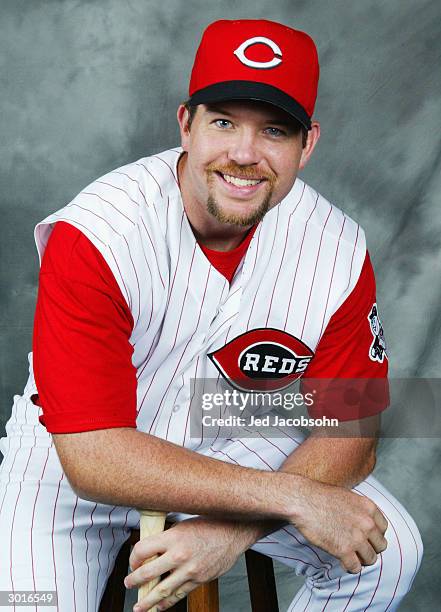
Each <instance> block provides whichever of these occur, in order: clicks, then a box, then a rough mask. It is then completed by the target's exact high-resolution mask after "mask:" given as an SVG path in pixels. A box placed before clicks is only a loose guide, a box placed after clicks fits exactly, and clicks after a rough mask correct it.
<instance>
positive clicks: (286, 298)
mask: <svg viewBox="0 0 441 612" xmlns="http://www.w3.org/2000/svg"><path fill="white" fill-rule="evenodd" d="M180 153H181V149H171V150H168V151H165V152H163V153H160V154H159V155H153V156H151V157H146V158H143V159H140V160H139V161H137V162H135V163H132V164H129V165H127V166H124V167H122V168H119V169H117V170H114V171H113V172H110V173H109V174H106V175H105V176H103V177H102V178H100V179H98V180H96V181H94V182H93V183H92V184H90V185H89V186H88V187H86V188H85V189H84V190H83V191H82V192H81V193H80V194H79V195H78V196H77V197H76V198H75V199H74V200H73V201H72V202H71V203H70V204H68V205H67V206H65V207H64V208H62V209H61V210H59V211H57V212H55V213H53V214H51V215H50V216H49V217H47V218H46V219H45V220H44V221H42V222H41V223H39V224H38V225H37V227H36V232H35V236H36V243H37V248H38V251H39V255H40V259H41V257H42V255H43V252H44V249H45V245H46V244H47V241H48V238H49V235H50V232H51V229H52V227H53V224H54V223H55V222H57V221H59V220H63V221H66V222H69V223H71V224H72V225H74V226H76V227H77V228H78V229H79V230H81V231H82V232H84V234H85V235H86V236H87V237H88V238H89V239H90V240H91V241H92V243H93V244H94V245H95V246H96V247H97V248H98V249H99V251H100V252H101V254H102V255H103V256H104V258H105V260H106V261H107V263H108V265H109V267H110V269H111V270H112V272H113V274H114V276H115V278H116V280H117V282H118V284H119V287H120V289H121V291H122V294H123V295H124V297H125V299H126V301H127V304H128V306H129V308H130V310H131V312H132V315H133V320H134V328H133V332H132V335H131V338H130V342H131V344H132V346H133V348H134V352H133V358H132V361H133V364H134V366H135V367H136V370H137V379H138V385H137V409H138V417H137V427H138V429H140V430H141V431H146V432H150V433H152V434H154V435H156V436H159V437H161V438H164V439H168V440H170V441H172V442H175V443H176V444H180V445H184V446H187V447H189V448H196V447H197V446H199V445H200V440H198V439H195V438H192V439H190V431H189V405H190V381H191V379H195V378H212V379H215V378H218V375H219V372H218V370H217V369H216V367H215V364H214V363H213V361H212V360H210V359H209V358H208V357H207V355H208V354H209V353H213V352H214V351H216V350H218V349H219V348H221V347H223V346H224V345H225V344H227V343H228V342H230V341H231V340H233V339H234V338H236V337H238V336H240V335H242V334H244V333H245V332H247V331H248V330H253V329H261V328H272V329H275V330H281V331H284V332H287V333H289V334H290V335H292V336H294V337H295V338H297V339H299V340H301V341H302V342H303V343H304V344H305V345H307V347H309V349H311V351H314V350H315V347H316V346H317V344H318V342H319V340H320V338H321V336H322V334H323V332H324V330H325V328H326V325H327V323H328V321H329V319H330V317H331V316H332V314H333V313H334V312H335V311H336V310H337V309H338V308H339V306H340V305H341V304H342V303H343V302H344V300H345V299H346V298H347V297H348V295H349V294H350V293H351V291H352V290H353V288H354V286H355V285H356V283H357V280H358V277H359V275H360V271H361V269H362V266H363V262H364V259H365V255H366V244H365V236H364V232H363V230H362V229H361V228H360V227H359V226H358V225H357V223H355V222H354V221H353V220H352V219H350V218H349V217H348V216H347V215H345V214H344V213H343V212H342V211H341V210H339V209H338V208H336V207H335V206H333V205H332V204H330V203H329V202H328V201H327V200H326V199H325V198H323V197H322V196H321V195H320V194H318V193H317V192H316V191H314V190H313V189H312V188H311V187H309V186H308V185H306V184H305V183H304V182H302V181H301V180H300V179H297V180H296V182H295V184H294V186H293V188H292V190H291V191H290V193H289V194H288V195H287V196H286V198H285V199H284V200H283V201H282V202H281V203H280V204H279V205H278V206H276V207H274V208H273V209H272V210H271V211H270V212H268V213H267V215H266V216H265V218H264V219H263V221H262V222H261V223H260V224H259V226H258V228H257V230H256V232H255V234H254V236H253V239H252V241H251V243H250V246H249V248H248V250H247V253H246V256H245V257H244V259H243V261H242V263H241V265H240V266H239V268H238V270H237V271H236V274H235V276H234V279H233V281H232V283H231V285H230V284H229V283H228V281H227V280H226V279H225V277H224V276H222V274H220V273H219V272H218V271H217V270H216V269H215V268H214V267H213V266H212V265H211V264H210V262H209V261H208V259H207V258H206V256H205V255H204V253H203V252H202V250H201V249H200V247H199V246H198V244H197V242H196V239H195V237H194V234H193V232H192V229H191V226H190V224H189V221H188V219H187V216H186V214H185V212H184V207H183V202H182V198H181V193H180V190H179V186H178V182H177V162H178V159H179V156H180Z"/></svg>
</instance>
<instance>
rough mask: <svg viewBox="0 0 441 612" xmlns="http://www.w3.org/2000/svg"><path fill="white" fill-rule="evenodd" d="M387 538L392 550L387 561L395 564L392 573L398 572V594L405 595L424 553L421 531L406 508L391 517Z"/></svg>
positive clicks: (387, 556) (386, 558) (391, 569)
mask: <svg viewBox="0 0 441 612" xmlns="http://www.w3.org/2000/svg"><path fill="white" fill-rule="evenodd" d="M386 539H387V540H388V543H389V546H388V548H389V547H390V549H391V550H390V553H389V555H386V557H385V561H386V560H388V563H390V564H392V565H393V566H394V567H393V568H390V573H391V574H392V575H397V573H398V576H397V594H398V593H400V592H401V595H402V596H404V595H405V594H406V593H407V592H408V591H409V590H410V589H411V587H412V583H413V581H414V579H415V576H416V575H417V573H418V570H419V568H420V566H421V561H422V558H423V553H424V545H423V540H422V538H421V534H420V531H419V529H418V527H417V525H416V523H415V521H414V520H413V518H412V517H411V515H410V514H409V513H408V512H406V511H405V510H404V509H402V510H401V511H400V513H399V515H396V516H394V517H391V519H390V521H389V527H388V530H387V532H386ZM395 568H396V569H395ZM385 569H386V567H385Z"/></svg>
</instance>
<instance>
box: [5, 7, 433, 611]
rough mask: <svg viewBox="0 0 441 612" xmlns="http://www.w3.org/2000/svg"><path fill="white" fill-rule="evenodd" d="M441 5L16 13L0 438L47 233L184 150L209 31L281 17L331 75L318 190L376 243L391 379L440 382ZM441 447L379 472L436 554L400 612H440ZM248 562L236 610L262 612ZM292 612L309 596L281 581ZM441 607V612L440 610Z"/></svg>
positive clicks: (235, 583) (399, 445) (399, 457)
mask: <svg viewBox="0 0 441 612" xmlns="http://www.w3.org/2000/svg"><path fill="white" fill-rule="evenodd" d="M440 6H441V5H440V3H439V0H417V1H416V0H383V1H381V0H352V1H351V0H334V1H332V2H324V1H323V0H274V1H273V2H265V1H264V0H243V1H242V3H241V4H240V8H238V5H237V3H235V2H233V1H225V2H212V3H210V2H207V0H187V1H185V2H184V1H182V2H181V1H179V0H170V1H168V0H164V1H163V2H155V1H154V0H109V1H105V0H96V1H93V0H83V1H81V0H58V1H55V0H46V1H44V0H33V1H32V2H29V1H24V0H1V3H0V11H1V14H0V70H1V73H0V79H1V80H0V83H1V98H0V105H1V115H0V150H1V157H0V188H1V189H0V200H1V240H0V249H1V257H0V267H1V298H0V299H1V318H0V334H1V352H0V385H1V390H0V391H1V405H0V417H1V423H0V425H1V429H2V430H3V424H4V422H5V421H6V419H7V418H8V414H9V410H10V405H11V399H12V395H13V394H14V393H20V392H21V390H22V389H23V385H24V383H25V380H26V376H27V358H26V355H27V352H28V351H29V350H30V347H31V333H32V319H33V311H34V305H35V296H36V288H37V274H38V263H37V257H36V251H35V248H34V243H33V227H34V225H35V223H36V222H37V221H38V220H40V219H42V218H43V217H45V216H46V215H47V214H48V213H49V212H50V211H53V210H56V209H58V208H60V207H61V206H62V205H64V204H65V203H67V202H68V201H69V200H70V199H71V198H72V197H73V196H74V195H75V194H76V193H77V192H78V191H79V190H80V189H81V188H82V187H83V186H85V185H86V184H87V183H88V182H90V181H91V180H92V179H94V178H96V177H97V176H99V175H100V174H102V173H104V172H106V171H108V170H110V169H112V168H114V167H116V166H118V165H122V164H125V163H127V162H129V161H132V160H134V159H136V158H138V157H141V156H144V155H147V154H150V153H152V152H156V151H159V150H163V149H165V148H167V147H170V146H174V145H176V144H177V142H178V140H177V138H178V130H177V125H176V121H175V111H176V107H177V104H178V103H179V102H180V101H181V100H183V99H184V98H185V97H186V87H187V83H188V76H189V71H190V67H191V60H192V57H193V55H194V51H195V49H196V46H197V44H198V41H199V37H200V33H201V30H202V29H203V28H204V27H205V25H206V24H207V23H209V22H210V21H212V20H214V19H217V18H225V17H227V18H233V17H236V18H238V17H253V18H259V17H265V18H270V19H274V20H278V21H282V22H285V23H287V24H289V25H291V26H294V27H297V28H299V29H304V30H306V31H308V32H309V33H310V34H311V35H312V36H313V37H314V38H315V40H316V41H317V43H318V47H319V55H320V59H321V66H322V78H321V83H320V89H319V101H318V105H317V112H316V117H317V118H318V119H319V120H320V121H321V123H322V140H321V142H320V145H319V149H318V151H317V153H316V154H315V157H314V158H313V160H312V161H311V163H310V165H309V167H308V168H307V171H306V172H305V173H304V177H305V178H306V180H307V181H308V182H310V183H312V184H313V185H314V186H315V187H316V188H317V189H318V190H320V191H321V192H322V193H323V194H324V195H325V196H327V197H328V198H329V199H331V200H333V201H334V202H335V203H336V204H338V205H339V206H341V207H342V208H343V209H344V210H346V211H347V212H348V213H349V214H350V215H352V216H353V217H355V218H356V219H357V220H358V221H359V222H360V223H361V224H362V225H363V226H364V228H365V229H366V232H367V236H368V242H369V248H370V251H371V253H372V258H373V262H374V267H375V269H376V274H377V281H378V298H379V301H380V303H381V307H382V313H383V322H384V325H385V329H386V334H387V337H388V342H389V347H390V353H391V356H392V359H391V365H392V373H393V374H394V375H400V376H405V377H407V376H432V377H439V376H440V370H441V361H440V353H441V350H440V346H441V330H440V326H441V323H440V321H441V317H440V313H439V307H440V301H441V299H440V298H441V284H440V278H441V250H440V237H441V212H440V207H439V193H440V191H441V173H440V172H439V170H440V151H441V146H440V138H439V136H440V124H441V114H440V108H441V107H440V103H441V70H440V52H441V31H440V28H441V25H440V24H441V9H440ZM439 457H440V444H439V441H438V440H436V439H416V438H414V439H411V440H403V439H401V440H388V441H385V442H383V443H382V445H381V448H380V452H379V461H378V466H377V470H376V474H377V476H378V477H379V478H380V479H381V480H382V481H383V482H384V483H385V484H386V485H387V486H388V487H389V488H390V489H391V491H392V492H393V493H394V494H395V495H396V496H397V497H398V498H399V499H400V500H401V501H403V502H404V503H405V505H406V506H407V507H408V509H409V510H410V512H411V513H412V514H413V515H414V517H415V519H416V521H417V523H418V525H419V527H420V529H421V531H422V534H423V539H424V542H425V547H426V554H425V560H424V562H423V566H422V569H421V572H420V574H419V576H418V577H417V580H416V582H415V585H414V590H413V592H412V593H411V594H410V595H409V597H408V598H407V600H406V602H405V603H404V605H403V607H402V609H403V610H406V611H415V610H434V609H439V601H440V599H441V598H440V593H441V590H440V583H439V580H437V579H438V567H439V562H440V553H439V544H440V539H441V533H440V530H439V524H440V522H441V513H440V510H439V508H440V507H441V489H440V476H439V472H440V467H439V464H438V461H437V460H438V458H439ZM241 571H242V566H240V565H239V566H238V567H236V569H235V572H233V573H232V574H230V575H229V577H226V578H224V579H223V580H222V601H223V610H228V611H230V610H231V611H234V612H236V611H239V610H247V606H248V604H247V594H246V587H245V583H244V581H243V578H241ZM278 576H279V581H278V582H279V592H280V600H281V604H282V605H281V607H282V608H283V606H285V608H286V605H287V603H288V602H289V601H290V599H291V594H292V591H293V589H294V586H295V585H297V584H298V583H297V582H296V581H295V580H294V579H293V577H292V574H291V573H290V572H288V571H286V570H285V569H279V573H278ZM436 602H438V604H437V603H436Z"/></svg>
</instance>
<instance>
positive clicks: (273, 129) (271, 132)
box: [265, 127, 286, 136]
mask: <svg viewBox="0 0 441 612" xmlns="http://www.w3.org/2000/svg"><path fill="white" fill-rule="evenodd" d="M265 132H266V133H267V134H269V135H270V136H286V132H284V131H283V130H281V129H280V128H277V127H267V128H266V129H265Z"/></svg>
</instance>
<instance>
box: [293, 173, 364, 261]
mask: <svg viewBox="0 0 441 612" xmlns="http://www.w3.org/2000/svg"><path fill="white" fill-rule="evenodd" d="M297 182H299V187H298V193H301V198H302V202H301V205H300V206H299V209H300V214H301V216H302V217H303V219H304V221H305V224H307V225H308V226H310V227H314V228H315V229H316V230H318V231H320V233H321V237H322V241H323V240H325V241H333V242H336V243H339V244H340V248H344V249H349V251H350V250H351V249H355V250H357V251H360V252H361V253H363V255H364V254H365V252H366V236H365V232H364V230H363V228H362V227H361V226H360V225H359V223H358V222H357V221H355V220H354V219H352V218H351V217H350V216H349V215H348V214H347V213H345V212H344V211H343V210H342V209H341V208H339V206H337V205H336V204H334V203H332V202H330V201H329V200H328V199H327V198H326V197H325V196H323V195H322V194H321V193H319V192H318V191H316V190H315V189H314V188H313V187H311V186H310V185H308V184H307V183H305V182H303V181H301V180H300V179H297V181H296V183H297Z"/></svg>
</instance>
